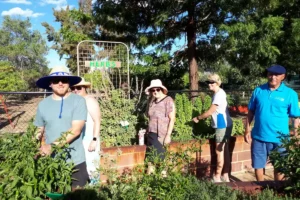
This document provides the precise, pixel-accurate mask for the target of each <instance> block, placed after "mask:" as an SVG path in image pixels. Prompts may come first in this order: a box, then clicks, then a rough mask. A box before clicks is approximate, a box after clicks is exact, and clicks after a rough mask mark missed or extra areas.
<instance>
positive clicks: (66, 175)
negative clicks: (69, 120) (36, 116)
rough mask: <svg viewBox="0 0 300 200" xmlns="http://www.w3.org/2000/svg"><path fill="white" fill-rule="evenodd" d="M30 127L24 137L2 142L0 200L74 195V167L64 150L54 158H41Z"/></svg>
mask: <svg viewBox="0 0 300 200" xmlns="http://www.w3.org/2000/svg"><path fill="white" fill-rule="evenodd" d="M34 133H35V127H34V126H33V125H32V124H31V125H29V128H28V130H27V132H26V133H25V134H23V135H18V134H7V135H5V136H2V137H1V138H0V144H1V149H0V159H1V163H0V180H1V183H0V199H15V200H18V199H44V198H45V197H46V196H45V193H46V192H57V191H58V190H59V191H60V192H61V193H67V192H70V191H71V175H72V170H73V164H72V163H67V162H66V161H65V160H66V156H67V153H66V152H65V151H64V149H63V148H64V147H66V146H64V147H62V148H58V147H57V148H55V151H56V152H55V153H56V155H55V156H54V157H51V156H45V157H39V148H38V147H39V144H38V143H37V142H36V141H35V139H33V138H34Z"/></svg>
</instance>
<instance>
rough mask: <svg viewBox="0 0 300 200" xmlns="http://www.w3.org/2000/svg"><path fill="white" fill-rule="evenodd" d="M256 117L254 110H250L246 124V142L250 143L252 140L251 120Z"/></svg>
mask: <svg viewBox="0 0 300 200" xmlns="http://www.w3.org/2000/svg"><path fill="white" fill-rule="evenodd" d="M253 118H254V112H253V111H251V110H249V111H248V114H247V118H246V124H245V133H244V139H245V142H247V143H250V142H251V128H250V125H251V122H252V120H253Z"/></svg>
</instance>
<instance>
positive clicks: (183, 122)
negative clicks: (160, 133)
mask: <svg viewBox="0 0 300 200" xmlns="http://www.w3.org/2000/svg"><path fill="white" fill-rule="evenodd" d="M175 107H176V121H175V126H174V135H173V136H172V138H173V139H174V140H177V141H178V140H190V139H192V138H193V137H192V134H193V122H192V117H193V115H192V114H193V104H192V102H191V101H190V100H189V99H188V97H187V95H186V94H176V96H175Z"/></svg>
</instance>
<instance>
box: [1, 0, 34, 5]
mask: <svg viewBox="0 0 300 200" xmlns="http://www.w3.org/2000/svg"><path fill="white" fill-rule="evenodd" d="M3 3H14V4H27V5H30V4H32V3H31V2H30V1H27V0H3Z"/></svg>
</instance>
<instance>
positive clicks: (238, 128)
mask: <svg viewBox="0 0 300 200" xmlns="http://www.w3.org/2000/svg"><path fill="white" fill-rule="evenodd" d="M232 123H233V124H232V126H233V127H232V134H231V135H232V136H236V135H244V132H245V127H244V124H243V119H241V118H232Z"/></svg>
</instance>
